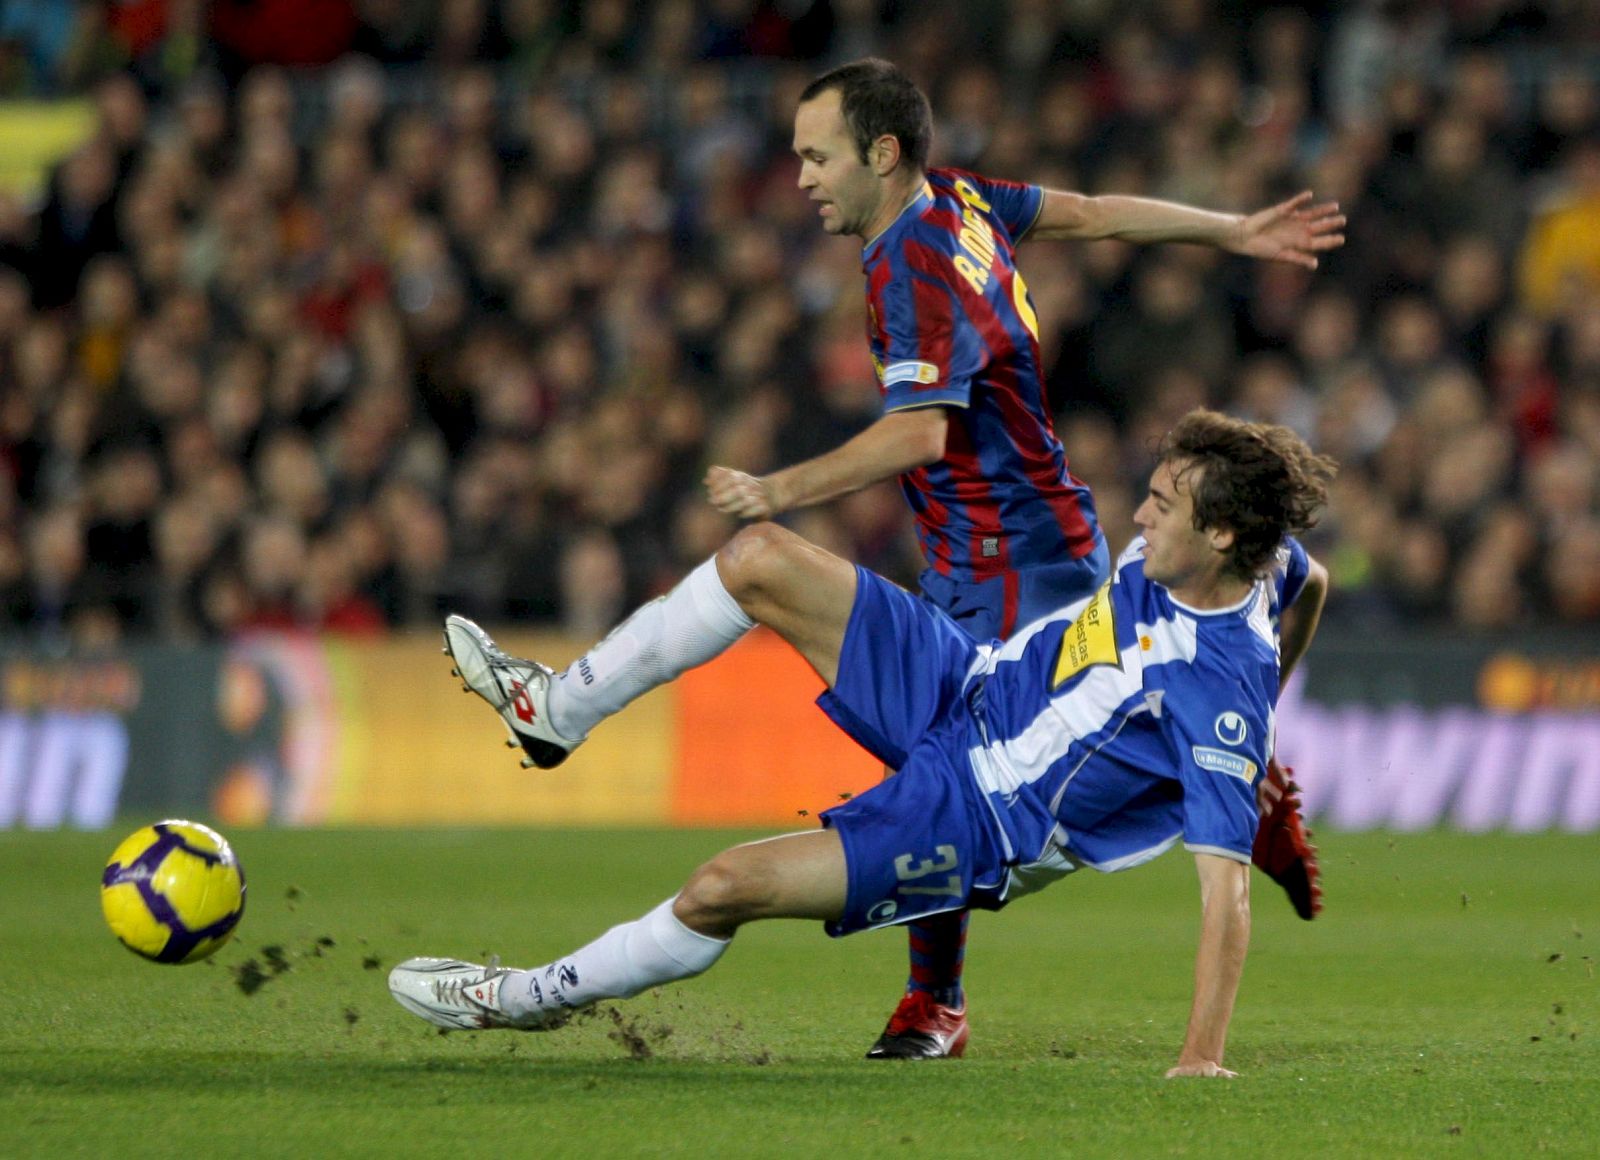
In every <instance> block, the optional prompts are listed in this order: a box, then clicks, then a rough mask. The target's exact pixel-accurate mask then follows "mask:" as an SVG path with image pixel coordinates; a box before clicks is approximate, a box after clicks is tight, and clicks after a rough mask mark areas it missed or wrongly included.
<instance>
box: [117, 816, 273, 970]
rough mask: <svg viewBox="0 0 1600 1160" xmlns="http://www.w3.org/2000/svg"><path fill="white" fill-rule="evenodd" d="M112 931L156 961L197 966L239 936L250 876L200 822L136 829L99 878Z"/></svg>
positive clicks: (229, 849)
mask: <svg viewBox="0 0 1600 1160" xmlns="http://www.w3.org/2000/svg"><path fill="white" fill-rule="evenodd" d="M100 909H101V910H102V911H104V912H105V916H106V924H107V925H108V926H110V927H111V933H112V934H114V935H116V936H117V938H119V939H120V940H122V945H123V946H125V947H127V948H128V949H129V950H130V951H132V952H133V953H134V954H136V955H140V956H142V957H144V958H147V959H149V960H150V961H151V962H154V963H193V962H198V961H199V960H200V959H203V958H205V957H206V956H207V955H209V954H211V953H212V952H213V951H215V950H216V949H217V948H218V947H220V946H221V945H222V944H223V943H225V942H227V941H228V939H229V937H230V936H231V935H232V934H233V928H234V927H235V926H237V925H238V924H239V919H240V918H241V917H242V916H243V914H244V870H243V869H242V868H241V867H240V865H239V860H238V859H237V858H235V857H234V856H233V849H232V847H230V846H229V845H228V843H227V840H226V839H224V838H223V836H222V835H221V834H219V833H217V832H216V831H215V830H212V829H210V828H208V827H206V826H202V825H200V824H199V823H197V822H180V821H176V820H173V821H166V822H157V823H156V824H155V825H153V826H145V827H143V828H142V829H138V830H135V831H134V832H133V833H131V834H129V835H128V837H127V838H126V839H124V841H123V843H122V845H120V846H118V847H117V848H116V850H115V851H113V852H112V854H111V860H110V861H108V862H107V863H106V869H105V873H104V874H103V875H102V876H101V878H100Z"/></svg>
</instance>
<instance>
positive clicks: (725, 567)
mask: <svg viewBox="0 0 1600 1160" xmlns="http://www.w3.org/2000/svg"><path fill="white" fill-rule="evenodd" d="M796 543H797V538H796V536H795V535H794V533H793V532H790V531H786V530H785V529H783V528H781V527H779V526H778V525H777V524H773V523H759V524H751V525H749V526H748V527H744V528H740V529H739V531H738V532H737V533H735V535H734V537H733V538H732V539H731V540H729V541H728V542H727V543H726V544H724V545H723V546H722V550H721V551H719V552H718V553H717V574H718V575H719V576H721V577H722V584H723V587H725V588H726V589H727V590H728V595H730V596H732V597H733V598H734V599H735V600H737V601H738V602H739V603H740V604H742V605H746V606H747V607H748V603H749V602H750V601H752V600H756V599H759V598H760V597H761V596H764V595H771V594H772V592H773V591H774V590H775V588H776V587H777V586H779V585H781V584H782V583H783V581H784V578H785V577H786V576H788V575H790V574H791V570H790V568H789V566H788V565H787V564H786V563H785V561H786V560H787V559H788V557H789V555H790V553H791V552H792V551H793V549H794V546H795V544H796Z"/></svg>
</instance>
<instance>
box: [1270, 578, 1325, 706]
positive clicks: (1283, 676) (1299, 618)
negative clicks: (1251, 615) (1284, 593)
mask: <svg viewBox="0 0 1600 1160" xmlns="http://www.w3.org/2000/svg"><path fill="white" fill-rule="evenodd" d="M1327 600H1328V570H1327V569H1326V568H1324V567H1323V566H1322V565H1321V564H1319V563H1317V561H1316V560H1311V568H1310V571H1309V572H1308V573H1307V575H1306V582H1305V583H1304V584H1303V585H1301V587H1300V594H1299V595H1298V596H1296V597H1295V600H1294V603H1293V604H1291V605H1290V606H1289V607H1288V608H1285V609H1284V610H1283V613H1282V615H1281V616H1280V617H1279V619H1278V657H1279V659H1278V687H1279V688H1282V687H1283V686H1284V685H1287V684H1288V683H1289V674H1290V673H1292V672H1294V667H1295V665H1297V664H1299V663H1300V658H1301V657H1303V656H1305V654H1306V649H1308V648H1310V647H1311V639H1312V638H1313V637H1314V636H1316V635H1317V624H1318V623H1319V622H1320V621H1321V620H1322V606H1323V605H1324V604H1325V603H1327Z"/></svg>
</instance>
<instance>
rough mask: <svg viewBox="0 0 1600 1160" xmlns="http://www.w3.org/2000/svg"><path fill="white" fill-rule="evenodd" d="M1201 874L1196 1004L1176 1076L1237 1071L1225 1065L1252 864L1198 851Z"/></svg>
mask: <svg viewBox="0 0 1600 1160" xmlns="http://www.w3.org/2000/svg"><path fill="white" fill-rule="evenodd" d="M1194 861H1195V868H1196V869H1197V870H1198V871H1199V874H1200V906H1201V919H1200V949H1199V950H1198V951H1197V952H1196V954H1195V960H1194V1006H1193V1007H1192V1008H1191V1009H1190V1011H1189V1031H1188V1034H1187V1035H1185V1036H1184V1040H1183V1051H1182V1053H1181V1054H1180V1055H1179V1056H1178V1066H1176V1067H1174V1068H1172V1069H1171V1070H1170V1071H1168V1072H1167V1078H1168V1079H1171V1078H1173V1077H1175V1076H1188V1075H1197V1076H1218V1077H1223V1078H1227V1079H1231V1078H1233V1076H1234V1075H1235V1074H1236V1073H1234V1072H1231V1071H1229V1070H1228V1069H1227V1068H1225V1067H1223V1066H1222V1051H1223V1047H1224V1046H1225V1045H1226V1043H1227V1038H1228V1021H1229V1020H1230V1019H1232V1018H1233V1001H1234V998H1235V997H1236V996H1237V995H1238V993H1239V976H1240V975H1241V974H1243V973H1244V956H1245V952H1246V951H1248V950H1249V949H1250V867H1249V865H1248V864H1247V863H1244V862H1235V861H1233V859H1231V858H1223V857H1221V856H1220V855H1217V854H1196V855H1195V856H1194Z"/></svg>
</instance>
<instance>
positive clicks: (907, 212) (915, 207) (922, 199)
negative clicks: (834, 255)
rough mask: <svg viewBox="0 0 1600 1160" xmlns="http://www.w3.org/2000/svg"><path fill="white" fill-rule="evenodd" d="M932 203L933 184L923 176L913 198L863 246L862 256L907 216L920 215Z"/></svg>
mask: <svg viewBox="0 0 1600 1160" xmlns="http://www.w3.org/2000/svg"><path fill="white" fill-rule="evenodd" d="M932 204H933V186H932V185H931V184H929V182H928V179H927V178H923V179H922V184H921V186H919V187H918V188H917V192H916V193H914V194H912V195H911V200H910V201H908V202H906V204H905V208H904V209H902V210H901V211H900V212H899V213H897V214H895V215H894V220H893V221H892V222H890V223H889V224H888V225H886V226H884V227H883V229H881V230H879V231H878V232H877V233H876V234H874V235H873V236H872V238H871V240H870V241H868V242H867V243H866V244H865V245H863V246H862V247H861V256H862V258H865V257H866V256H867V251H868V250H870V249H872V247H873V246H875V245H877V244H878V243H879V242H881V241H882V240H883V239H884V238H886V237H888V236H889V234H890V233H891V232H892V231H893V230H894V229H895V227H896V226H898V225H899V224H900V223H901V222H903V221H905V220H906V218H907V217H916V216H918V215H919V214H921V213H922V211H923V210H925V209H927V208H928V207H929V206H930V205H932Z"/></svg>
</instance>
